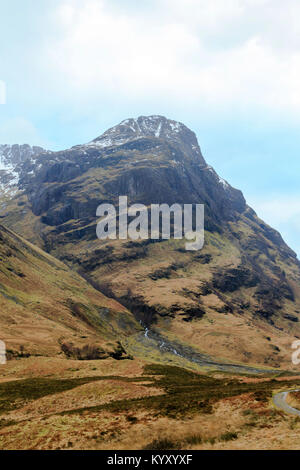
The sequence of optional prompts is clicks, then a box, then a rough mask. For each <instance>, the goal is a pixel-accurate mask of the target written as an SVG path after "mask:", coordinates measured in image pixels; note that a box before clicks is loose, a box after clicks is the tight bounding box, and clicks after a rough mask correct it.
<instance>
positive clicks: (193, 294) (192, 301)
mask: <svg viewBox="0 0 300 470" xmlns="http://www.w3.org/2000/svg"><path fill="white" fill-rule="evenodd" d="M20 175H21V176H20V181H19V189H20V190H22V192H21V193H20V195H19V196H18V197H17V198H15V199H14V201H13V203H11V204H9V205H8V207H7V208H6V209H5V210H4V211H2V217H3V220H4V223H6V224H7V225H9V226H10V227H12V228H14V229H15V230H17V231H19V232H22V233H23V231H24V233H26V237H28V238H29V239H30V240H31V241H33V242H35V243H38V244H40V246H42V247H43V248H44V249H46V250H47V251H49V252H51V253H52V254H54V255H55V256H56V257H58V258H61V259H62V260H64V261H65V262H67V263H68V264H69V265H70V266H72V267H73V268H75V269H77V270H80V272H82V273H83V274H84V275H85V276H86V277H87V278H88V279H89V280H90V281H91V282H93V283H94V284H95V285H97V287H98V288H100V289H102V291H105V292H106V293H108V294H109V295H111V296H114V297H116V298H117V299H118V300H119V301H120V302H122V303H123V304H124V305H125V306H127V307H128V308H129V309H131V311H132V312H134V313H135V315H136V317H137V318H138V319H139V320H140V321H141V322H142V324H143V325H145V326H146V327H147V328H152V329H153V328H154V329H157V330H159V334H160V335H161V334H162V332H163V333H164V334H165V335H171V336H172V335H173V336H175V337H176V338H177V339H178V340H179V341H182V342H188V343H189V344H190V345H192V346H193V347H195V348H198V350H201V351H205V352H209V353H210V354H214V355H216V354H217V355H218V356H223V357H227V358H230V359H236V360H239V361H244V362H258V363H265V364H267V365H272V366H274V365H276V364H280V363H282V362H284V361H286V362H287V363H289V362H290V356H289V353H288V352H287V351H288V350H289V348H290V344H291V342H292V339H293V337H294V336H298V335H299V336H300V326H299V324H298V322H297V319H298V317H299V312H300V290H299V285H300V267H299V262H298V260H297V258H296V255H295V254H294V252H293V251H292V250H291V249H290V248H289V247H288V246H287V245H286V244H285V243H284V241H283V240H282V238H281V236H280V234H279V233H278V232H276V231H275V230H273V229H272V228H271V227H269V226H267V225H266V224H265V223H264V222H263V221H261V220H260V219H259V218H258V217H257V216H256V214H255V212H254V211H253V210H252V209H251V208H250V207H249V206H248V205H247V204H246V201H245V199H244V197H243V194H242V193H241V192H240V191H239V190H237V189H235V188H233V187H232V186H230V184H229V183H228V182H226V181H224V180H223V179H222V178H220V177H219V176H218V175H217V173H216V172H215V171H214V169H213V168H212V167H211V166H209V165H208V164H207V163H206V161H205V160H204V158H203V156H202V153H201V150H200V147H199V145H198V142H197V138H196V136H195V134H194V133H193V132H192V131H191V130H189V129H188V128H187V127H186V126H184V125H183V124H181V123H178V122H175V121H171V120H168V119H166V118H164V117H162V116H149V117H145V116H141V117H139V118H138V119H127V120H125V121H123V122H121V123H120V124H119V125H117V126H115V127H113V128H112V129H109V130H108V131H106V132H105V133H104V134H103V135H101V136H100V137H98V138H96V139H94V140H93V141H92V142H90V143H88V144H85V145H78V146H75V147H73V148H71V149H69V150H65V151H62V152H55V153H54V152H53V153H51V154H50V155H49V153H47V152H43V153H40V154H38V155H37V156H36V157H35V158H34V159H27V160H26V161H25V162H24V163H22V164H21V172H20ZM120 195H122V196H123V195H127V196H128V198H129V204H132V203H143V204H146V205H149V204H154V203H167V204H173V203H180V204H188V203H202V204H204V205H205V229H206V241H205V247H204V249H203V250H202V251H200V252H195V253H190V252H186V251H185V249H184V240H166V241H161V240H159V241H153V240H138V241H129V240H127V241H126V240H124V241H119V240H116V241H99V240H98V239H97V238H96V209H97V207H98V205H99V204H101V203H102V202H111V203H113V204H115V205H116V204H117V203H118V197H119V196H120ZM252 336H253V337H254V339H253V341H252V342H250V343H249V341H248V340H247V338H248V337H252ZM291 336H292V338H291ZM266 337H268V338H270V337H272V338H274V341H277V343H276V344H279V345H280V348H278V349H279V351H278V350H277V349H276V348H274V347H273V346H274V345H272V344H271V345H270V344H269V343H270V342H269V340H266ZM212 338H214V341H212ZM276 347H277V346H276ZM266 350H267V353H266ZM283 351H286V352H283Z"/></svg>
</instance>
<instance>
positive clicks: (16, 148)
mask: <svg viewBox="0 0 300 470" xmlns="http://www.w3.org/2000/svg"><path fill="white" fill-rule="evenodd" d="M41 152H47V151H46V150H45V149H43V148H42V147H36V146H34V147H31V146H30V145H28V144H24V145H18V144H15V145H0V198H3V196H12V195H14V194H15V192H16V191H17V188H18V184H19V180H20V177H21V172H22V168H23V166H22V165H23V164H24V163H25V162H27V163H29V162H30V163H33V162H34V161H35V158H36V157H37V155H39V154H40V153H41ZM48 153H50V152H48ZM25 171H26V170H25Z"/></svg>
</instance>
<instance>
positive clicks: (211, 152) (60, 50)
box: [0, 0, 300, 257]
mask: <svg viewBox="0 0 300 470" xmlns="http://www.w3.org/2000/svg"><path fill="white" fill-rule="evenodd" d="M0 8H1V9H0V11H1V15H0V143H11V144H12V143H29V144H31V145H41V146H44V147H46V148H49V149H51V150H60V149H64V148H68V147H70V146H73V145H76V144H79V143H84V142H88V141H90V140H92V139H93V138H95V137H97V136H98V135H100V134H102V133H103V132H104V131H105V130H106V129H107V128H110V127H112V126H113V125H115V124H118V123H119V122H120V121H122V120H124V119H126V118H129V117H137V116H139V115H151V114H161V115H164V116H166V117H168V118H170V119H175V120H178V121H181V122H183V123H185V124H186V125H187V126H188V127H190V128H191V129H192V130H194V131H195V132H196V134H197V136H198V140H199V144H200V147H201V149H202V152H203V154H204V157H205V158H206V160H207V162H208V163H209V164H211V165H213V166H214V168H215V169H216V171H217V172H218V173H219V174H220V176H222V177H223V178H225V179H226V180H227V181H228V182H229V183H230V184H231V185H233V186H235V187H237V188H239V189H241V190H242V191H243V193H244V195H245V198H246V200H247V202H248V204H249V205H251V206H252V207H253V208H254V210H255V211H256V212H257V214H258V215H259V216H260V217H261V218H263V219H264V220H265V221H266V222H267V223H269V224H270V225H272V226H273V227H274V228H276V229H278V230H279V231H280V232H281V234H282V235H283V237H284V239H285V240H286V241H287V243H288V244H289V245H290V246H291V247H292V248H293V249H294V251H295V252H296V253H297V254H298V256H299V257H300V186H299V175H300V158H299V155H300V132H299V130H300V86H299V77H300V2H299V0H285V1H284V2H283V1H282V0H209V1H207V0H184V1H182V0H143V1H139V0H84V1H82V0H39V1H37V0H10V1H9V2H8V1H7V0H0ZM4 94H5V97H6V99H5V100H4V99H3V98H4ZM4 101H5V104H1V103H3V102H4Z"/></svg>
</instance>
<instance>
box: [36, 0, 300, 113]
mask: <svg viewBox="0 0 300 470" xmlns="http://www.w3.org/2000/svg"><path fill="white" fill-rule="evenodd" d="M153 2H154V5H156V8H154V11H153V12H152V13H148V12H147V15H148V16H146V14H145V11H143V8H141V7H137V8H136V9H135V10H132V9H131V10H130V13H129V10H128V12H127V13H126V10H125V9H124V8H123V9H122V10H121V9H119V10H118V9H117V7H116V5H114V8H112V7H111V2H110V1H108V0H85V2H79V1H78V0H63V1H62V2H61V3H60V6H59V7H58V8H57V9H56V10H55V16H54V19H55V22H56V24H57V26H58V35H57V37H56V38H55V39H52V40H51V41H50V43H49V44H48V48H47V50H46V51H45V55H44V57H45V63H46V62H47V63H48V65H50V67H51V69H52V70H55V75H56V77H60V78H59V79H60V80H61V82H62V83H63V84H64V85H65V88H64V92H65V93H66V94H67V93H69V94H70V95H71V96H72V97H73V99H76V97H77V99H80V98H83V99H86V98H88V99H90V97H91V96H94V97H95V99H97V98H98V97H99V96H102V95H103V94H104V95H106V96H107V95H108V94H111V96H115V97H116V96H118V97H127V98H130V97H134V98H141V99H145V98H146V97H150V98H153V99H160V98H164V99H169V100H177V101H178V102H180V101H181V102H182V103H183V104H184V103H188V102H191V101H193V102H198V103H201V104H207V105H209V106H217V107H218V106H241V107H243V108H245V107H250V106H251V107H253V106H254V107H255V106H258V107H260V108H261V107H262V106H265V107H266V108H268V109H269V110H272V111H273V110H277V111H281V110H287V111H289V112H292V111H293V112H298V111H300V87H299V84H298V81H299V79H298V77H299V75H300V52H299V45H300V39H299V38H300V35H299V32H300V31H299V30H300V4H299V2H298V0H286V1H285V2H281V1H279V0H272V1H271V0H226V1H224V0H210V1H209V2H207V1H206V0H205V1H204V0H185V1H184V2H182V0H180V1H179V0H156V2H155V0H153ZM287 46H288V47H287ZM52 78H54V77H53V76H52ZM74 93H76V94H75V95H74Z"/></svg>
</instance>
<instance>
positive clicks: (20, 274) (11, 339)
mask: <svg viewBox="0 0 300 470" xmlns="http://www.w3.org/2000/svg"><path fill="white" fill-rule="evenodd" d="M0 259H1V264H0V338H1V340H2V341H5V343H6V347H7V353H8V356H9V357H22V356H25V357H27V356H31V355H44V356H53V355H57V354H62V353H63V352H64V353H65V354H67V355H70V356H75V357H77V358H86V357H88V356H89V355H91V357H92V358H94V357H99V358H103V357H108V356H109V355H113V356H114V355H115V356H116V357H118V355H119V356H120V357H122V356H124V355H125V351H123V349H122V348H121V347H120V345H119V341H120V340H122V339H123V338H124V337H126V336H127V335H129V334H133V333H135V332H137V331H138V330H139V329H140V325H138V324H137V323H136V321H135V319H134V318H133V316H132V315H131V314H130V312H128V310H126V309H125V308H124V307H123V306H121V305H120V304H118V303H117V302H116V301H114V300H112V299H108V298H106V297H105V296H104V295H102V294H101V293H100V292H98V291H97V290H95V289H94V288H93V287H92V286H91V285H90V284H88V283H87V282H86V281H85V280H84V279H83V278H81V277H80V276H79V275H78V274H76V273H75V272H72V271H71V270H70V269H69V268H67V266H65V265H64V264H63V263H61V262H60V261H58V260H56V259H55V258H53V257H52V256H50V255H49V254H47V253H45V252H43V251H42V250H40V249H39V248H36V247H34V246H33V245H32V244H30V243H29V242H27V241H25V240H24V239H23V238H22V237H20V236H19V235H16V234H15V233H13V232H11V231H10V230H8V229H6V228H4V227H3V226H0Z"/></svg>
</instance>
